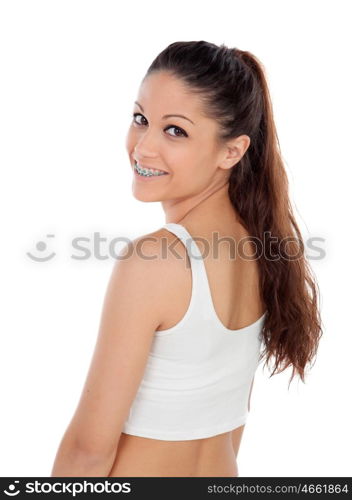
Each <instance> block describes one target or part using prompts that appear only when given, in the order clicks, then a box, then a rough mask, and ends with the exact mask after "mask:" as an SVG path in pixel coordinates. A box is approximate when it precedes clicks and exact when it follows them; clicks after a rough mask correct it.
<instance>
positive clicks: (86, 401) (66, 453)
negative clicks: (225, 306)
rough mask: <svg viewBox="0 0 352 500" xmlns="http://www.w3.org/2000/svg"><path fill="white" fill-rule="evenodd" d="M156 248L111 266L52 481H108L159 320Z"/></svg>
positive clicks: (161, 291)
mask: <svg viewBox="0 0 352 500" xmlns="http://www.w3.org/2000/svg"><path fill="white" fill-rule="evenodd" d="M141 240H142V239H141ZM141 240H140V242H139V244H141ZM128 248H129V249H130V250H131V246H129V247H128ZM133 248H134V247H133ZM133 248H132V249H133ZM159 249H160V245H159V242H158V241H156V242H155V241H153V242H150V241H146V242H145V244H143V254H144V255H146V256H150V255H154V256H155V255H157V258H155V259H154V260H147V259H145V258H142V257H141V256H140V255H137V253H136V252H135V251H134V252H133V255H131V256H130V257H128V258H126V259H122V260H117V262H116V264H115V266H114V269H113V272H112V275H111V278H110V282H109V285H108V288H107V292H106V295H105V299H104V305H103V311H102V316H101V322H100V328H99V333H98V338H97V342H96V347H95V351H94V354H93V358H92V361H91V365H90V368H89V371H88V375H87V378H86V381H85V385H84V387H83V390H82V394H81V397H80V400H79V403H78V406H77V408H76V411H75V413H74V415H73V417H72V420H71V422H70V424H69V426H68V428H67V430H66V432H65V434H64V436H63V438H62V440H61V443H60V446H59V449H58V451H57V454H56V457H55V461H54V464H53V469H52V472H51V476H54V477H57V476H59V477H60V476H64V477H65V476H101V477H102V476H105V477H106V476H108V473H109V472H110V470H111V467H112V465H113V461H114V457H115V455H116V451H117V447H118V442H119V439H120V435H121V432H122V428H123V425H124V422H125V420H126V419H127V417H128V413H129V409H130V406H131V404H132V402H133V400H134V397H135V395H136V393H137V390H138V387H139V384H140V382H141V380H142V377H143V373H144V370H145V366H146V362H147V359H148V354H149V350H150V346H151V342H152V340H153V335H154V332H155V330H156V329H157V328H158V326H159V324H160V323H161V321H162V320H161V319H160V318H159V314H160V309H161V307H160V305H161V304H162V297H163V296H164V295H165V279H163V278H162V276H165V269H164V268H165V266H166V265H167V264H166V262H165V259H164V261H162V260H161V259H159V258H158V256H159V252H160V250H159ZM125 250H126V249H125Z"/></svg>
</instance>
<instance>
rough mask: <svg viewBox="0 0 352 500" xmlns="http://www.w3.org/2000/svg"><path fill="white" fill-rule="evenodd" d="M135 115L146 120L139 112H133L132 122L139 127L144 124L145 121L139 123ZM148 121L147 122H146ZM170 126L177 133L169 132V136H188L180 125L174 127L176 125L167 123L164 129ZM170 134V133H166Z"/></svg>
mask: <svg viewBox="0 0 352 500" xmlns="http://www.w3.org/2000/svg"><path fill="white" fill-rule="evenodd" d="M137 116H140V117H141V120H145V121H146V122H147V120H146V118H145V117H144V116H143V115H142V114H141V113H133V122H134V123H135V124H136V125H140V126H141V127H142V126H144V125H146V123H140V122H138V121H137V120H136V118H137ZM147 123H148V122H147ZM170 128H173V129H175V130H177V133H176V134H175V135H174V134H171V137H188V135H187V133H186V132H185V131H184V130H183V129H182V128H180V127H176V125H168V126H167V127H166V128H165V129H164V130H169V129H170ZM168 135H170V134H168Z"/></svg>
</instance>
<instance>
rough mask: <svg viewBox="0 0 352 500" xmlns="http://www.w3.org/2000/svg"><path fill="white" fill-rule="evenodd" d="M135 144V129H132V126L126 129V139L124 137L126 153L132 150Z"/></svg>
mask: <svg viewBox="0 0 352 500" xmlns="http://www.w3.org/2000/svg"><path fill="white" fill-rule="evenodd" d="M135 145H136V137H135V131H134V130H133V128H132V127H130V128H129V129H128V131H127V134H126V139H125V146H126V149H127V151H128V153H132V152H133V150H134V147H135Z"/></svg>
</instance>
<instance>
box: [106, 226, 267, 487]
mask: <svg viewBox="0 0 352 500" xmlns="http://www.w3.org/2000/svg"><path fill="white" fill-rule="evenodd" d="M181 223H182V224H183V225H184V226H186V227H187V229H188V231H189V233H190V234H191V235H192V238H195V239H196V242H197V244H198V245H199V248H200V250H201V252H202V255H203V258H204V263H205V267H206V272H207V276H208V281H209V285H210V289H211V295H212V300H213V304H214V309H215V311H216V313H217V316H218V318H219V320H220V321H221V323H222V324H223V325H224V326H225V327H227V328H229V329H232V330H236V329H239V328H243V327H245V326H247V325H250V324H252V323H254V322H255V321H256V320H257V319H258V318H259V317H260V316H261V315H262V314H263V312H264V310H265V307H264V304H263V303H262V301H261V297H260V291H259V273H258V267H257V261H256V260H255V259H252V260H251V259H244V258H243V255H242V258H240V257H239V255H238V253H237V252H238V248H237V246H238V245H236V248H235V252H236V253H235V254H232V258H230V255H231V254H230V250H229V244H228V243H221V244H217V246H216V248H214V246H213V241H212V232H215V231H216V233H217V235H218V239H221V238H228V237H229V236H230V237H232V238H233V243H232V245H235V242H237V243H238V242H239V240H240V239H241V238H245V237H246V236H248V234H247V233H246V231H245V230H244V228H243V227H242V226H240V225H239V224H238V223H234V222H233V221H231V223H226V221H225V222H223V223H222V224H221V225H219V224H217V227H216V229H214V225H213V226H212V228H210V227H203V228H200V226H199V223H197V224H193V223H192V220H191V219H190V218H189V219H188V220H187V217H186V218H184V219H183V220H182V222H181ZM209 226H210V224H209ZM195 227H197V229H195ZM154 235H158V236H162V237H165V238H167V239H168V243H170V244H172V242H174V240H175V239H176V240H177V237H176V236H175V235H173V234H171V233H170V232H168V231H166V230H164V229H162V230H160V231H158V232H156V233H154ZM197 238H202V239H204V240H206V241H207V242H208V243H207V249H208V250H209V251H208V252H206V251H205V250H206V249H205V248H202V244H201V242H198V239H197ZM200 241H202V240H200ZM174 249H175V251H176V252H177V253H178V254H179V255H180V256H182V258H181V259H179V260H177V259H173V262H174V265H175V266H177V269H176V271H177V275H175V278H176V279H177V285H178V286H175V287H171V286H170V290H169V292H168V295H167V296H165V300H164V303H162V304H160V307H161V308H162V310H163V311H165V315H164V316H165V318H164V320H163V321H162V323H161V324H160V325H159V327H158V330H164V329H168V328H171V327H172V326H174V325H175V324H177V323H178V322H179V321H180V320H181V319H182V317H183V316H184V314H185V312H186V310H187V308H188V305H189V302H190V298H191V291H192V277H191V269H190V263H189V257H188V255H187V251H186V249H185V247H184V245H183V244H182V243H181V242H180V241H177V244H175V245H174ZM216 250H218V252H217V253H216ZM252 250H253V249H252ZM252 250H251V247H250V244H249V243H248V242H247V243H246V245H245V252H246V254H247V255H250V253H251V252H252ZM235 257H236V258H235ZM186 260H187V261H188V265H187V266H186V265H185V263H186ZM176 276H177V277H176ZM179 285H180V286H179ZM244 427H245V426H244V425H241V426H240V427H237V428H236V429H234V430H233V431H231V432H226V433H223V434H218V435H216V436H212V437H210V438H204V439H194V440H187V441H164V440H156V439H149V438H144V437H139V436H133V435H129V434H125V433H122V434H121V437H120V440H119V445H118V449H117V453H116V457H115V461H114V464H113V467H112V469H111V472H110V477H128V476H130V477H132V476H135V477H136V476H156V477H170V476H182V477H187V476H202V477H206V476H208V477H211V476H217V477H221V476H222V477H225V476H230V477H234V476H237V475H238V466H237V461H236V457H237V454H238V451H239V446H240V442H241V438H242V434H243V431H244Z"/></svg>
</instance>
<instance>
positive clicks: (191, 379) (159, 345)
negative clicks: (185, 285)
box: [122, 222, 267, 441]
mask: <svg viewBox="0 0 352 500" xmlns="http://www.w3.org/2000/svg"><path fill="white" fill-rule="evenodd" d="M163 227H164V228H166V229H167V230H168V231H170V232H172V233H173V234H175V235H176V236H177V237H178V238H179V239H180V240H181V241H182V242H183V243H184V245H185V246H186V249H187V252H188V256H189V259H190V263H191V272H192V296H191V300H190V303H189V305H188V309H187V312H186V313H185V315H184V316H183V318H182V319H181V320H180V321H179V322H178V323H177V324H176V325H175V326H173V327H171V328H168V329H167V330H157V331H155V334H154V338H153V341H152V345H151V350H150V353H149V357H148V360H147V365H146V369H145V372H144V375H143V379H142V381H141V384H140V386H139V389H138V391H137V394H136V397H135V399H134V401H133V404H132V406H131V408H130V412H129V416H128V418H127V420H126V421H125V423H124V427H123V429H122V432H124V433H126V434H133V435H135V436H142V437H147V438H153V439H162V440H168V441H179V440H190V439H201V438H206V437H210V436H215V435H216V434H222V433H224V432H228V431H230V430H233V429H235V428H236V427H239V426H240V425H243V424H244V423H245V422H246V420H247V415H248V398H249V392H250V387H251V383H252V380H253V378H254V374H255V371H256V369H257V366H258V364H259V353H260V346H261V341H262V337H261V333H262V327H263V324H264V319H265V315H266V314H267V312H265V313H264V314H263V316H261V317H260V318H259V319H258V320H257V321H255V322H254V323H252V324H251V325H249V326H245V327H243V328H240V329H238V330H229V329H228V328H226V327H225V326H224V325H223V324H222V322H221V321H220V320H219V318H218V316H217V313H216V311H215V309H214V306H213V301H212V297H211V293H210V287H209V282H208V278H207V273H206V269H205V265H204V261H203V259H202V254H201V252H200V250H199V247H198V245H197V244H196V242H195V241H194V240H193V239H192V237H191V236H190V234H189V233H188V231H187V230H186V228H185V227H183V226H182V225H180V224H176V223H171V222H170V223H168V224H165V225H164V226H163Z"/></svg>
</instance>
